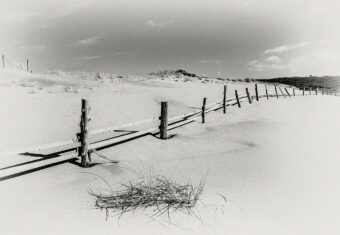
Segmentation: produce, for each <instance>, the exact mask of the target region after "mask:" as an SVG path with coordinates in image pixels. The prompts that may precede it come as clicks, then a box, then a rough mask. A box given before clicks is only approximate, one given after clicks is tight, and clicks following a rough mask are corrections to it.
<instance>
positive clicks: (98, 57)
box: [80, 55, 103, 60]
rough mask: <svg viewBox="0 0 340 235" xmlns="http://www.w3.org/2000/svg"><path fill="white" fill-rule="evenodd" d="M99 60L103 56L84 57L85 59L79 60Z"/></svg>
mask: <svg viewBox="0 0 340 235" xmlns="http://www.w3.org/2000/svg"><path fill="white" fill-rule="evenodd" d="M100 58H103V56H101V55H94V56H85V57H82V58H80V60H96V59H100Z"/></svg>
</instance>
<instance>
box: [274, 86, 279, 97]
mask: <svg viewBox="0 0 340 235" xmlns="http://www.w3.org/2000/svg"><path fill="white" fill-rule="evenodd" d="M274 87H275V94H276V97H277V98H279V94H278V93H277V87H276V85H274Z"/></svg>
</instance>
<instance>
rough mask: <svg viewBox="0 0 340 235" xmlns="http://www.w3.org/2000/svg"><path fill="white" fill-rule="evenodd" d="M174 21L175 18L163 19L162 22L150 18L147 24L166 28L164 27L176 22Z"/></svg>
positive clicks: (152, 26)
mask: <svg viewBox="0 0 340 235" xmlns="http://www.w3.org/2000/svg"><path fill="white" fill-rule="evenodd" d="M174 23H175V20H167V21H162V22H156V21H153V20H149V21H148V22H147V23H146V26H147V27H149V28H164V27H166V26H169V25H171V24H174Z"/></svg>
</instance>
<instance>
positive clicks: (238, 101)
mask: <svg viewBox="0 0 340 235" xmlns="http://www.w3.org/2000/svg"><path fill="white" fill-rule="evenodd" d="M235 96H236V101H237V105H238V107H239V108H241V103H240V99H239V98H238V94H237V90H235Z"/></svg>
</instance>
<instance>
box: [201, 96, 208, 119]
mask: <svg viewBox="0 0 340 235" xmlns="http://www.w3.org/2000/svg"><path fill="white" fill-rule="evenodd" d="M206 103H207V98H203V105H202V123H205V105H206Z"/></svg>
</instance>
